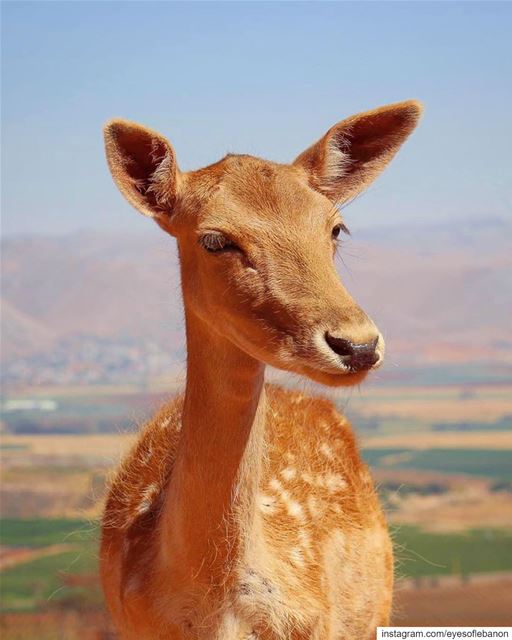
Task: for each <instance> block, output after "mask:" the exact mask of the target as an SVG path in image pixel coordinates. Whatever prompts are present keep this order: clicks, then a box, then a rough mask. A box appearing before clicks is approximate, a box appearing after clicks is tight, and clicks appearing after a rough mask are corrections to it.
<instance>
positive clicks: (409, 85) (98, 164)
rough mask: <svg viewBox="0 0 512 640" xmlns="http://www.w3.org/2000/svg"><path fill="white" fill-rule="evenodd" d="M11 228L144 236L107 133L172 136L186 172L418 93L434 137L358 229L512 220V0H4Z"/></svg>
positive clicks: (385, 185) (424, 140)
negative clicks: (147, 131)
mask: <svg viewBox="0 0 512 640" xmlns="http://www.w3.org/2000/svg"><path fill="white" fill-rule="evenodd" d="M2 13H3V21H2V30H3V39H2V40H3V46H2V49H3V50H2V54H3V55H2V66H3V74H2V77H3V83H2V84H3V86H2V123H3V142H2V156H3V164H2V178H3V181H2V182H3V187H2V200H3V203H2V204H3V207H2V212H3V216H2V228H3V232H4V233H6V234H11V233H20V232H23V233H27V232H37V233H40V232H44V233H68V232H70V231H74V230H77V229H91V228H92V229H106V230H109V231H111V230H115V229H123V230H138V229H142V228H145V227H147V225H149V224H150V223H149V222H148V221H147V220H145V219H143V218H142V217H141V216H137V214H136V213H135V212H134V211H132V210H131V209H130V207H129V205H127V204H125V203H124V201H123V200H122V198H121V196H120V195H119V194H118V193H117V191H116V189H115V187H114V186H113V184H112V182H111V179H110V177H109V175H108V172H107V169H106V164H105V160H104V155H103V146H102V138H101V126H102V124H103V122H104V121H105V120H107V119H109V118H111V117H113V116H122V117H126V118H129V119H132V120H138V121H140V122H142V123H145V124H147V125H149V126H151V127H153V128H155V129H158V130H160V131H161V132H162V133H165V134H166V135H167V136H168V137H169V139H170V140H171V141H172V143H173V145H174V146H175V149H176V151H177V154H178V159H179V162H180V165H181V166H182V168H183V169H191V168H197V167H199V166H202V165H205V164H208V163H210V162H213V161H215V160H217V159H218V158H219V157H221V156H223V155H224V154H225V153H226V152H228V151H234V152H242V153H251V154H254V155H260V156H263V157H267V158H269V159H273V160H277V161H287V160H292V159H293V158H294V157H295V156H296V155H297V154H298V153H299V152H300V151H301V150H302V149H303V148H305V147H306V146H308V145H309V144H310V143H311V142H313V141H314V140H315V139H317V138H318V137H319V136H320V135H321V134H323V133H324V132H325V130H326V129H327V128H328V127H329V126H331V125H332V124H334V123H335V122H336V121H338V120H340V119H342V118H344V117H345V116H348V115H350V114H352V113H356V112H358V111H362V110H365V109H369V108H372V107H375V106H378V105H381V104H385V103H387V102H395V101H399V100H403V99H407V98H417V99H420V100H422V101H423V102H424V104H425V107H426V112H425V116H424V119H423V121H422V123H421V125H420V128H419V130H418V131H417V132H416V133H415V135H414V137H413V138H411V140H410V141H409V142H408V143H407V144H406V146H405V147H404V149H403V150H402V152H401V153H400V155H399V156H398V157H397V158H396V159H395V161H394V163H393V165H392V166H391V167H390V168H389V169H388V171H387V173H386V174H384V175H383V176H382V177H381V178H380V179H379V180H378V182H377V183H376V184H375V185H374V186H373V187H372V188H371V189H370V190H369V191H368V192H367V193H366V194H365V195H364V196H363V197H362V198H360V199H359V200H358V201H357V202H355V203H353V204H352V205H351V206H350V208H349V209H348V210H347V211H346V214H345V215H346V218H347V219H348V220H349V221H350V224H351V226H352V227H354V226H359V225H360V226H366V227H367V226H371V225H372V224H377V225H379V226H380V225H382V224H394V223H398V222H402V221H412V222H424V221H428V220H443V219H446V220H449V219H460V218H467V219H468V220H470V219H471V218H475V217H483V216H488V215H492V216H495V215H499V216H510V215H511V214H512V196H511V192H510V185H511V176H510V173H509V171H510V167H511V166H512V162H511V160H510V156H511V141H512V136H511V130H512V124H511V116H510V113H511V93H512V83H511V82H510V77H512V74H511V72H512V69H511V60H512V46H511V44H510V42H511V39H510V32H511V30H512V4H510V3H508V2H503V3H497V2H496V3H495V2H482V3H479V2H456V3H451V2H397V3H388V2H357V3H351V2H339V3H334V2H330V3H321V2H310V3H308V2H302V3H295V2H254V3H242V2H238V3H217V2H209V3H193V2H188V3H171V2H62V3H61V2H48V3H47V2H36V3H25V2H8V3H3V11H2Z"/></svg>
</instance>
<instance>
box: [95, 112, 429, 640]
mask: <svg viewBox="0 0 512 640" xmlns="http://www.w3.org/2000/svg"><path fill="white" fill-rule="evenodd" d="M421 112H422V106H421V104H420V103H418V102H416V101H413V100H411V101H406V102H401V103H396V104H390V105H387V106H383V107H379V108H377V109H374V110H370V111H366V112H363V113H359V114H357V115H354V116H351V117H349V118H346V119H344V120H342V121H341V122H338V123H337V124H335V125H334V126H333V127H331V128H330V129H329V130H328V131H327V133H326V134H325V135H324V136H323V137H322V138H320V139H319V140H318V141H317V142H315V143H314V144H313V145H311V146H310V147H309V148H307V149H306V150H305V151H303V152H302V153H301V154H300V155H299V156H298V157H297V158H296V159H295V160H294V161H293V162H292V163H291V164H279V163H275V162H271V161H267V160H263V159H260V158H257V157H254V156H250V155H237V154H228V155H227V156H225V157H224V158H222V159H221V160H220V161H218V162H216V163H215V164H212V165H210V166H207V167H205V168H202V169H199V170H193V171H186V172H185V171H181V170H180V168H179V166H178V163H177V160H176V154H175V151H174V149H173V147H172V146H171V144H170V142H169V141H168V140H167V139H166V138H165V137H164V136H162V135H161V134H159V133H157V132H155V131H153V130H151V129H149V128H146V127H144V126H142V125H139V124H136V123H134V122H131V121H127V120H122V119H114V120H111V121H110V122H108V123H107V124H106V126H105V129H104V137H105V148H106V156H107V161H108V165H109V168H110V172H111V174H112V177H113V180H114V182H115V184H116V185H117V187H118V188H119V190H120V192H121V193H122V195H124V197H125V198H126V199H127V200H128V202H129V203H130V204H131V205H133V207H135V208H136V209H137V210H138V211H139V212H141V213H142V214H144V215H145V216H147V217H150V218H153V220H154V221H155V222H156V223H157V224H158V225H159V226H160V227H161V229H162V230H163V231H164V232H165V233H167V234H169V235H171V236H174V237H175V238H176V240H177V245H178V255H179V262H180V273H181V286H182V297H183V307H184V316H185V333H186V347H187V360H186V364H187V369H186V383H185V389H184V392H183V393H182V394H180V395H178V396H177V397H176V398H174V399H172V400H170V401H169V402H168V403H167V404H166V405H165V406H164V407H163V408H161V409H160V410H159V411H158V412H157V414H156V415H155V416H154V417H153V418H152V419H151V420H149V422H147V423H146V424H145V426H144V427H143V428H142V431H141V434H140V436H139V438H138V440H137V442H136V443H135V445H134V447H133V449H132V451H131V452H130V453H129V454H128V455H127V456H126V457H125V459H124V460H123V461H122V463H121V465H120V468H119V470H118V471H117V473H116V475H115V477H114V478H113V480H112V482H111V484H110V487H109V490H108V496H107V498H106V503H105V509H104V515H103V520H102V536H101V537H102V539H101V547H100V574H101V582H102V586H103V591H104V594H105V599H106V602H107V605H108V608H109V610H110V614H111V616H112V619H113V621H114V624H115V626H116V629H117V631H118V633H119V634H120V637H121V638H123V639H133V640H135V639H136V640H144V639H151V640H156V639H162V640H163V639H166V640H189V639H190V640H348V639H353V638H358V639H369V638H372V637H374V635H375V632H376V628H377V627H378V626H386V625H387V624H389V620H390V612H391V608H392V593H393V573H394V569H393V565H394V560H393V549H392V544H391V541H390V535H389V532H388V527H387V523H386V519H385V516H384V514H383V511H382V509H381V506H380V503H379V500H378V497H377V493H376V490H375V487H374V483H373V480H372V477H371V474H370V471H369V469H368V467H367V465H366V464H365V463H364V462H363V460H362V458H361V456H360V454H359V450H358V445H357V442H356V438H355V435H354V433H353V430H352V427H351V425H350V424H349V422H348V421H347V419H346V418H345V417H344V416H343V415H342V414H341V413H339V412H338V410H337V408H336V406H335V404H334V403H333V402H331V401H330V400H328V399H326V398H324V397H322V396H317V395H309V394H306V393H303V392H301V391H298V390H291V389H287V388H284V387H282V386H278V385H273V384H268V383H266V382H265V369H266V367H267V366H271V367H274V368H277V369H281V370H284V371H285V372H290V373H292V374H297V375H298V376H303V377H305V378H307V379H309V380H311V381H313V382H314V383H320V384H321V385H325V386H330V387H341V386H351V385H359V384H360V383H361V382H362V381H363V380H364V379H365V378H366V377H367V375H368V374H369V372H370V371H372V370H374V369H376V368H377V367H378V366H379V365H380V364H381V362H382V360H383V357H384V340H383V337H382V335H381V333H380V332H379V330H378V329H377V327H376V325H375V324H374V322H373V321H372V320H371V319H370V318H369V316H368V315H367V314H366V313H365V312H364V311H363V310H362V309H361V308H360V307H359V306H358V305H357V303H356V302H355V300H354V299H353V298H352V297H351V295H350V294H349V292H348V291H347V289H346V288H345V286H344V285H343V284H342V282H341V280H340V278H339V276H338V273H337V271H336V267H335V261H334V256H335V253H336V249H337V246H338V245H339V241H340V236H341V234H343V233H348V228H347V226H346V224H345V221H344V217H343V216H342V211H343V210H344V205H345V204H347V203H348V202H349V201H351V200H352V199H353V198H354V197H356V196H358V195H359V194H360V193H362V192H363V190H365V189H366V188H367V187H368V186H369V184H370V183H372V182H373V180H374V179H375V178H376V177H377V176H378V175H379V174H380V173H381V172H382V170H383V169H384V168H385V167H386V165H387V164H388V163H389V162H390V161H391V159H392V158H393V157H394V156H395V154H396V153H397V151H398V149H399V148H400V146H401V145H402V143H403V142H404V141H405V140H406V138H407V137H408V136H409V134H410V133H411V132H412V131H413V129H414V128H415V126H416V124H417V122H418V120H419V118H420V115H421ZM148 331H150V327H148Z"/></svg>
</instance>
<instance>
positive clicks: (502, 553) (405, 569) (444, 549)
mask: <svg viewBox="0 0 512 640" xmlns="http://www.w3.org/2000/svg"><path fill="white" fill-rule="evenodd" d="M391 533H392V537H393V542H394V546H395V558H396V568H397V576H403V577H418V576H436V575H446V574H457V575H470V574H472V573H490V572H492V571H508V570H512V531H503V530H496V529H478V530H474V531H468V532H467V533H444V534H442V533H428V532H426V531H422V530H421V529H418V528H417V527H409V526H401V527H393V528H392V531H391Z"/></svg>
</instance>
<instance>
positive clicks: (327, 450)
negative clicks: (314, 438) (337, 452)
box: [319, 442, 334, 460]
mask: <svg viewBox="0 0 512 640" xmlns="http://www.w3.org/2000/svg"><path fill="white" fill-rule="evenodd" d="M319 451H320V453H323V454H324V456H325V457H326V458H329V460H332V459H333V458H334V451H333V450H332V449H331V447H330V446H329V445H328V444H327V442H322V444H321V445H320V447H319Z"/></svg>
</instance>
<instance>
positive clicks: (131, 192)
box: [104, 119, 180, 219]
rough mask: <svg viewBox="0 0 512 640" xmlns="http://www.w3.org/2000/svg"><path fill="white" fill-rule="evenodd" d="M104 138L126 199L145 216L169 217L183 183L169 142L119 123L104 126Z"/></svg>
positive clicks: (120, 188) (139, 126)
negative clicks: (180, 184) (180, 182)
mask: <svg viewBox="0 0 512 640" xmlns="http://www.w3.org/2000/svg"><path fill="white" fill-rule="evenodd" d="M104 136H105V150H106V154H107V161H108V165H109V168H110V172H111V174H112V177H113V179H114V182H115V183H116V185H117V186H118V188H119V190H120V191H121V193H122V194H123V195H124V197H125V198H126V199H127V200H128V202H129V203H130V204H131V205H133V206H134V207H135V208H136V209H138V210H139V211H140V212H141V213H143V214H144V215H146V216H149V217H152V218H157V219H162V218H164V217H167V216H168V215H169V214H170V213H171V211H172V208H173V206H174V203H175V200H176V196H177V192H178V186H179V179H180V172H179V169H178V166H177V164H176V154H175V153H174V149H173V148H172V146H171V144H170V143H169V141H168V140H167V139H166V138H165V137H164V136H162V135H160V134H159V133H157V132H156V131H153V130H151V129H148V128H147V127H143V126H141V125H139V124H137V123H135V122H130V121H128V120H120V119H115V120H111V121H110V122H108V123H107V124H106V125H105V128H104Z"/></svg>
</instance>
